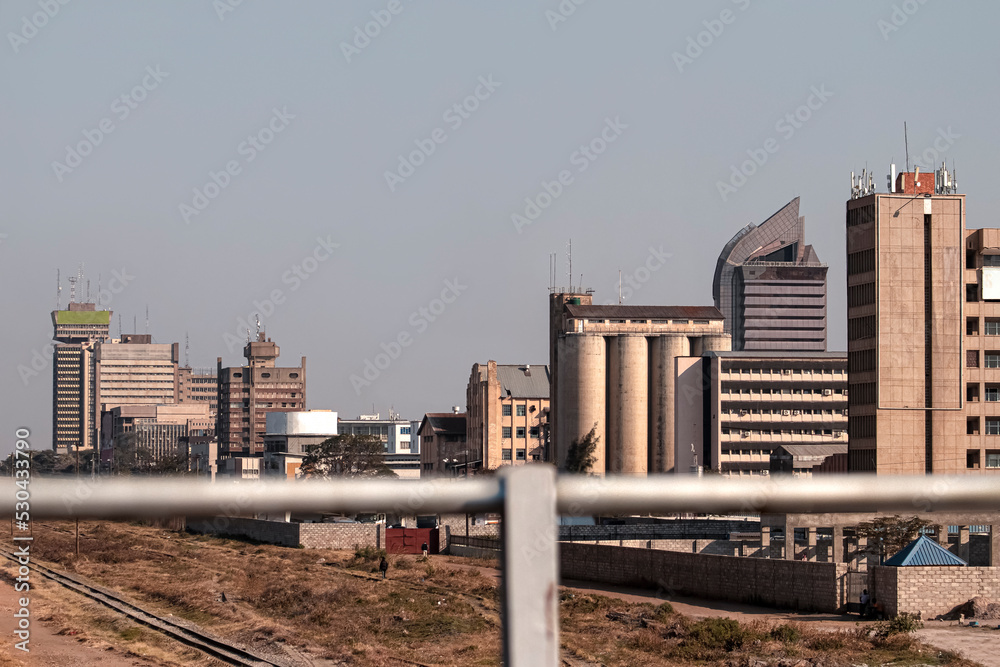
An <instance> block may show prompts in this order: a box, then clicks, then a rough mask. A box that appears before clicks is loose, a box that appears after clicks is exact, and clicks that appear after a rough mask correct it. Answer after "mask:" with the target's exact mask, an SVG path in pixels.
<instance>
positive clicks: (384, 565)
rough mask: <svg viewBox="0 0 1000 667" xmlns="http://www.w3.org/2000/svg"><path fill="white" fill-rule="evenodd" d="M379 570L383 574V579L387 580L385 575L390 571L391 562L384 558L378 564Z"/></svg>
mask: <svg viewBox="0 0 1000 667" xmlns="http://www.w3.org/2000/svg"><path fill="white" fill-rule="evenodd" d="M378 569H379V572H381V573H382V578H383V579H385V573H386V571H387V570H388V569H389V561H387V560H386V559H385V556H382V560H380V561H379V562H378Z"/></svg>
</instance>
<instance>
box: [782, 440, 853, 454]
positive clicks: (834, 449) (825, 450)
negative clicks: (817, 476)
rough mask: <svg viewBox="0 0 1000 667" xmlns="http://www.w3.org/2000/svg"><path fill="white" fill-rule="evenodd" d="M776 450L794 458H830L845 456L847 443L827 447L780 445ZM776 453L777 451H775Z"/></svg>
mask: <svg viewBox="0 0 1000 667" xmlns="http://www.w3.org/2000/svg"><path fill="white" fill-rule="evenodd" d="M778 449H783V450H785V451H786V452H788V453H789V454H791V455H792V456H793V457H794V456H832V455H834V454H846V453H847V443H844V444H829V445H825V444H824V445H805V444H803V445H782V446H780V447H778ZM775 451H777V450H775Z"/></svg>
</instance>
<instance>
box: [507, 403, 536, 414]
mask: <svg viewBox="0 0 1000 667" xmlns="http://www.w3.org/2000/svg"><path fill="white" fill-rule="evenodd" d="M514 407H516V408H517V416H518V417H524V416H525V409H526V407H527V406H525V405H516V406H514ZM532 407H534V406H532ZM500 410H501V413H502V414H503V416H504V417H510V404H509V403H505V404H504V405H503V406H502V407H501V408H500Z"/></svg>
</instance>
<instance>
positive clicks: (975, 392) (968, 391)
mask: <svg viewBox="0 0 1000 667" xmlns="http://www.w3.org/2000/svg"><path fill="white" fill-rule="evenodd" d="M965 400H966V402H968V403H978V402H979V385H978V384H967V385H965ZM987 400H989V399H987ZM998 400H1000V399H998Z"/></svg>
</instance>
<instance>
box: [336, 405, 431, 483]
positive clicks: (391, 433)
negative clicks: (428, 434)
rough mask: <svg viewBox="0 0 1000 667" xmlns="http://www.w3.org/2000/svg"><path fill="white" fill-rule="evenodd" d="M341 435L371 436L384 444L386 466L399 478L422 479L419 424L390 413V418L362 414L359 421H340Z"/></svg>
mask: <svg viewBox="0 0 1000 667" xmlns="http://www.w3.org/2000/svg"><path fill="white" fill-rule="evenodd" d="M339 428H340V432H341V433H344V434H353V435H370V436H373V437H376V438H378V439H379V440H381V441H382V446H383V448H384V451H385V464H386V465H387V466H388V467H389V469H390V470H392V471H393V472H394V473H396V476H397V477H401V478H404V479H416V478H418V477H420V438H419V437H418V436H417V431H419V430H420V422H417V421H410V420H408V419H402V418H400V416H399V415H397V414H394V413H393V412H392V411H390V412H389V418H388V419H381V415H380V414H378V413H376V414H372V415H359V416H358V418H357V419H341V420H340V426H339Z"/></svg>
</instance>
